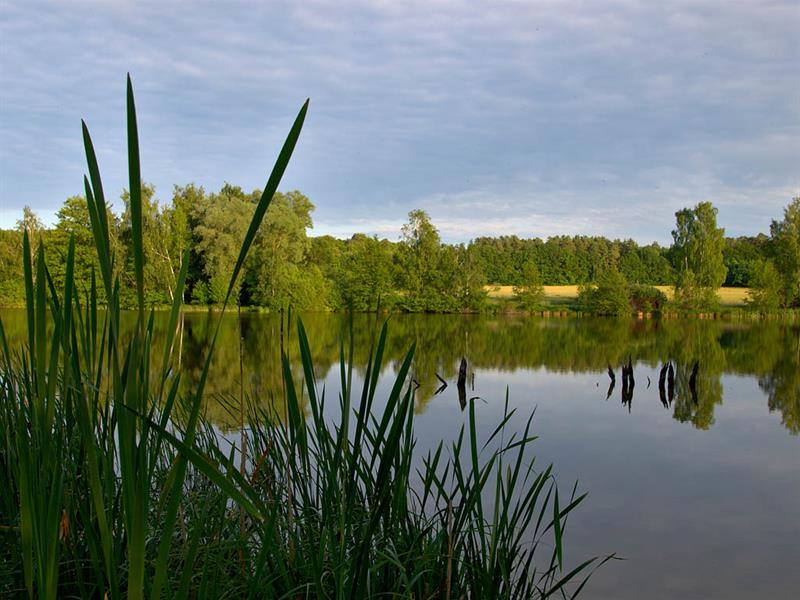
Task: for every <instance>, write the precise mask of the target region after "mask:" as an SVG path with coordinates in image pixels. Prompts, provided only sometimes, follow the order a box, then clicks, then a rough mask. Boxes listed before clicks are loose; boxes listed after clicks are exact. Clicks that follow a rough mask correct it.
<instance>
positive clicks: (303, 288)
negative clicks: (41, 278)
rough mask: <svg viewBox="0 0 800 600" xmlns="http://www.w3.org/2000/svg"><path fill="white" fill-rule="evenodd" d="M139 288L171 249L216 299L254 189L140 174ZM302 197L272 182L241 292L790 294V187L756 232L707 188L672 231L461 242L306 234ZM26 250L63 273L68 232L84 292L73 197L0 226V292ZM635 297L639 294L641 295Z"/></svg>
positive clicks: (330, 305)
mask: <svg viewBox="0 0 800 600" xmlns="http://www.w3.org/2000/svg"><path fill="white" fill-rule="evenodd" d="M142 196H143V198H142V200H143V202H142V213H143V214H142V218H143V239H144V258H145V262H144V278H145V292H146V302H147V304H148V305H150V306H165V305H168V304H170V303H171V302H172V300H173V298H172V296H173V293H174V292H173V291H174V289H175V284H176V278H177V275H178V271H179V268H180V262H181V258H182V256H183V254H184V253H188V254H189V258H190V262H189V271H188V275H187V281H186V291H185V294H184V295H185V297H184V299H183V300H184V302H185V303H186V304H191V305H197V306H204V305H208V306H214V305H219V304H221V303H222V301H223V299H224V296H225V292H226V286H227V282H228V279H229V278H230V276H231V273H232V272H233V269H234V264H235V260H236V249H237V248H239V246H240V244H241V241H242V239H243V237H244V235H245V232H246V230H247V227H248V224H249V222H250V220H251V218H252V215H253V211H254V210H255V206H256V203H257V201H258V199H259V196H260V192H259V191H254V192H250V193H247V192H245V191H243V190H242V188H241V187H238V186H235V185H231V184H227V183H226V184H225V185H224V186H223V187H222V189H220V190H219V191H217V192H207V191H206V190H205V189H204V188H202V187H199V186H196V185H194V184H189V185H185V186H175V187H174V189H173V193H172V198H171V201H170V202H169V203H166V202H163V203H162V202H159V201H158V200H157V199H156V197H155V189H154V188H153V187H152V186H149V185H144V186H143V188H142ZM121 201H122V206H123V211H122V214H119V215H118V214H115V213H114V212H113V211H112V210H111V209H110V208H107V216H108V222H109V227H110V232H109V233H110V237H111V244H112V247H113V248H114V252H115V256H116V260H115V268H116V269H117V271H118V274H119V276H120V282H121V290H120V297H121V301H122V304H123V306H132V305H133V303H134V285H133V275H132V273H133V269H132V260H133V259H132V256H133V253H132V246H131V244H132V233H131V224H130V223H131V215H130V201H129V196H128V193H127V192H123V193H122V195H121ZM313 211H314V204H313V203H312V201H311V200H310V199H309V198H308V197H306V196H305V195H304V194H302V193H301V192H299V191H290V192H286V193H281V192H278V193H276V195H275V197H274V199H273V202H272V204H271V205H270V207H269V210H268V212H267V215H266V218H265V220H264V223H263V225H262V227H261V229H260V231H259V233H258V236H257V238H256V240H255V243H254V246H253V251H252V253H251V255H250V257H249V258H248V262H247V263H246V264H245V267H244V269H243V272H242V274H241V275H240V277H239V279H238V280H237V282H236V286H237V288H236V290H235V292H234V293H235V296H234V297H238V299H239V303H240V305H241V306H245V307H259V308H263V309H267V310H279V309H281V308H285V307H289V306H291V307H293V308H297V309H305V310H338V309H345V308H349V307H352V308H353V309H354V310H357V311H372V310H375V309H376V308H377V307H378V306H380V307H382V308H386V309H389V310H399V311H406V312H463V311H481V310H486V309H487V308H491V307H490V303H489V302H488V300H487V293H486V286H487V285H508V286H514V292H515V300H516V303H515V304H514V306H516V307H517V308H520V309H535V308H537V307H538V306H540V305H541V303H542V286H543V285H579V286H581V288H580V289H581V294H580V296H579V302H580V303H582V305H583V306H584V307H586V308H587V309H589V310H592V311H593V312H596V313H600V314H622V313H625V312H630V310H631V309H634V310H636V309H639V308H641V307H642V302H643V303H644V306H645V307H646V308H656V309H657V308H659V307H660V305H661V304H663V303H664V302H665V298H664V297H663V294H660V292H658V290H655V289H654V288H653V287H651V286H656V285H659V286H675V290H676V293H675V297H674V300H673V306H674V307H675V308H677V309H685V310H689V311H691V310H706V309H713V308H714V305H715V293H716V289H717V288H719V287H720V286H734V287H748V288H751V290H750V292H749V302H750V304H751V305H752V306H753V307H754V308H756V309H758V310H761V311H770V310H775V309H778V308H781V307H784V308H785V307H793V306H797V305H798V302H800V197H798V198H794V199H793V200H792V201H791V202H790V203H789V205H787V206H786V208H785V209H784V212H783V215H781V216H780V217H779V218H777V219H775V220H773V221H772V225H771V227H770V231H769V233H768V234H767V233H759V234H758V235H755V236H747V237H737V238H731V237H725V234H724V233H725V232H724V229H723V228H721V227H719V226H718V225H717V209H716V208H715V207H714V206H713V205H712V204H711V203H710V202H701V203H699V204H698V205H696V206H695V207H693V208H685V209H683V210H680V211H678V212H677V213H676V221H675V229H674V230H673V231H672V238H673V243H672V245H671V246H669V247H663V246H660V245H658V244H656V243H652V244H649V245H639V244H638V243H637V242H635V241H634V240H630V239H628V240H609V239H607V238H605V237H589V236H572V237H570V236H553V237H549V238H548V239H546V240H542V239H540V238H529V239H525V238H521V237H517V236H515V235H512V236H500V237H478V238H475V239H473V240H471V241H470V242H469V243H467V244H446V243H443V242H442V240H441V237H440V235H439V232H438V230H437V228H436V226H435V224H434V223H433V222H432V221H431V219H430V217H429V216H428V215H427V214H426V213H425V212H424V211H422V210H412V211H411V212H410V213H409V214H408V220H407V222H406V223H405V225H403V227H402V234H401V237H400V238H399V239H398V240H397V241H392V240H387V239H378V238H377V237H374V236H373V237H370V236H368V235H364V234H360V233H357V234H355V235H353V236H352V237H351V238H350V239H346V240H342V239H337V238H334V237H332V236H328V235H324V236H317V237H314V236H311V235H309V232H310V231H311V230H312V229H313V220H312V214H313ZM24 231H27V232H28V234H29V236H30V239H31V240H33V246H34V247H33V248H32V250H33V251H34V252H35V250H36V246H37V245H38V244H39V243H43V244H45V246H46V247H47V249H48V252H47V260H48V263H49V264H48V265H47V266H48V268H49V270H50V273H51V275H52V278H53V283H54V284H55V285H56V287H59V286H61V285H63V279H64V277H65V257H66V254H67V247H68V244H69V240H70V237H71V236H73V235H74V237H75V270H76V276H77V277H76V279H77V282H78V286H79V288H82V289H81V290H80V291H82V292H84V293H85V292H87V291H88V289H89V288H90V286H91V282H92V278H93V277H94V276H95V275H94V273H96V272H97V266H98V263H97V260H98V259H97V256H96V253H95V250H94V243H93V240H92V234H91V223H90V218H89V212H88V208H87V203H86V199H85V197H83V196H73V197H70V198H67V199H66V201H65V202H64V204H63V205H62V207H61V209H60V210H59V211H58V213H57V222H56V223H55V225H54V226H53V227H50V228H46V227H44V225H43V224H42V222H41V220H40V219H39V218H38V216H37V215H36V214H35V212H34V211H33V210H31V209H30V208H29V207H26V208H25V209H24V212H23V215H22V217H21V219H20V220H19V221H18V222H17V227H16V228H15V229H9V230H0V305H6V306H13V305H20V304H22V303H23V301H24V283H23V271H22V260H21V255H22V237H23V232H24ZM642 298H644V300H642Z"/></svg>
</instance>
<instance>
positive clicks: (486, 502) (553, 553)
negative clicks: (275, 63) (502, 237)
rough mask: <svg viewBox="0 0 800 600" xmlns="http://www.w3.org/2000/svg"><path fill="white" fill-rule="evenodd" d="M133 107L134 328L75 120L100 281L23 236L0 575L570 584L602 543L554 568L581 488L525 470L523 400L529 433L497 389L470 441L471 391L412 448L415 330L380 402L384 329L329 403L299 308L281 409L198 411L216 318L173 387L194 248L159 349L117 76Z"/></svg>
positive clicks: (459, 585) (481, 587) (110, 593)
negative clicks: (19, 340)
mask: <svg viewBox="0 0 800 600" xmlns="http://www.w3.org/2000/svg"><path fill="white" fill-rule="evenodd" d="M307 110H308V102H306V103H305V104H304V105H303V107H302V108H301V110H300V112H299V114H298V115H297V118H296V119H295V121H294V124H293V126H292V128H291V130H290V132H289V135H288V136H287V138H286V141H285V143H284V145H283V147H282V149H281V151H280V154H279V156H278V159H277V161H276V163H275V166H274V168H273V170H272V172H271V174H270V176H269V179H268V182H267V184H266V186H265V188H264V191H263V194H262V196H261V199H260V201H259V202H258V204H257V205H256V207H255V211H254V215H253V218H252V221H251V223H250V226H249V229H248V230H247V234H246V235H245V237H244V240H243V241H242V245H241V250H240V252H239V255H238V258H237V261H236V264H235V268H234V270H233V273H232V275H231V278H230V282H229V284H228V289H227V293H226V296H225V301H224V303H223V311H224V307H225V306H227V305H228V304H229V302H230V301H231V299H232V297H233V293H234V291H235V290H236V289H237V287H236V282H237V278H238V276H239V273H240V271H241V268H242V265H243V264H244V261H245V259H246V257H247V254H248V251H249V249H250V246H251V245H252V243H253V240H254V238H255V236H256V233H257V231H258V228H259V225H260V224H261V221H262V219H263V218H264V215H265V213H266V211H267V209H268V207H269V204H270V200H271V198H272V197H273V194H274V193H275V192H276V190H277V187H278V184H279V182H280V180H281V177H282V175H283V172H284V170H285V168H286V165H287V164H288V161H289V158H290V156H291V154H292V152H293V150H294V147H295V145H296V143H297V140H298V137H299V134H300V130H301V128H302V126H303V122H304V119H305V115H306V111H307ZM127 124H128V167H129V176H130V181H129V185H130V214H131V232H132V247H133V251H134V260H133V271H134V273H133V275H134V278H135V281H136V310H135V312H134V318H135V325H134V327H133V328H132V331H126V333H125V335H123V334H122V328H121V326H120V321H121V318H122V316H123V313H122V310H121V308H120V297H119V294H120V292H119V290H120V285H119V280H118V279H117V278H116V277H115V273H117V269H116V265H115V260H116V257H115V255H114V252H113V247H112V245H111V243H110V240H109V233H108V223H107V220H106V214H107V211H106V202H105V198H104V194H103V187H102V182H101V178H100V171H99V167H98V163H97V158H96V155H95V151H94V146H93V144H92V140H91V137H90V135H89V130H88V128H87V127H86V125H85V124H84V126H83V138H84V146H85V150H86V157H87V162H88V171H89V177H88V178H84V182H85V191H86V198H87V202H88V206H89V211H90V217H91V225H92V234H93V237H94V242H95V248H96V251H97V257H98V264H99V273H98V274H97V275H99V277H96V276H95V274H94V273H93V275H92V278H91V286H90V288H89V291H88V293H86V294H85V296H84V297H83V298H82V297H80V294H79V293H78V292H77V291H76V287H75V276H74V265H75V251H74V248H75V246H74V240H73V241H71V243H70V246H69V251H68V255H67V257H66V276H65V279H64V285H63V289H56V286H55V284H54V283H53V279H52V277H51V276H50V273H49V271H48V268H47V263H46V261H45V251H46V249H45V247H44V244H39V247H38V251H37V252H36V257H35V259H34V258H33V257H32V256H31V240H30V239H29V237H28V235H27V233H26V234H25V237H24V253H23V262H24V274H25V298H26V311H27V312H26V315H27V331H28V339H27V344H25V345H24V347H23V348H22V349H21V350H17V349H15V348H13V347H10V346H9V344H8V343H7V340H6V336H5V333H4V330H3V326H2V321H0V449H2V453H0V485H2V490H3V493H2V494H0V592H1V593H10V594H23V593H27V595H28V597H30V598H33V597H34V596H38V597H46V598H54V597H57V596H58V597H62V596H63V597H68V596H80V597H107V598H121V597H123V596H127V597H128V598H144V597H147V598H159V597H161V596H169V597H177V598H188V597H214V598H220V597H251V596H257V597H273V598H283V597H291V598H295V597H350V598H365V597H377V596H390V595H391V596H402V597H414V598H432V597H435V598H461V597H473V598H479V597H480V598H488V597H500V598H512V597H513V598H528V597H537V596H540V597H547V596H549V595H552V594H554V593H560V594H563V595H571V596H574V595H577V593H579V592H580V591H581V590H582V588H583V586H584V585H585V583H586V580H587V579H588V576H589V575H590V573H591V569H592V568H594V567H596V566H598V565H600V564H602V563H603V562H605V561H606V560H608V559H609V558H610V557H607V558H605V559H597V558H595V559H589V560H587V561H584V562H582V563H580V564H578V565H577V566H574V567H571V568H570V567H567V566H566V565H568V564H569V561H566V560H565V557H564V548H563V536H564V531H565V526H566V524H567V520H568V517H569V515H570V514H571V512H572V511H573V510H574V509H575V508H576V507H577V506H578V505H579V504H580V503H581V501H582V500H583V499H584V497H585V495H578V494H577V489H576V487H573V489H572V492H571V494H570V495H569V497H568V499H567V500H566V501H563V500H562V499H561V497H560V496H559V492H558V489H557V486H556V484H555V480H554V477H553V475H552V467H549V466H548V467H546V468H543V469H537V468H536V467H535V462H534V461H533V458H532V455H531V452H530V451H531V444H532V443H533V441H534V439H535V437H534V436H533V435H532V434H531V427H532V418H533V416H532V415H531V417H530V418H528V419H527V421H526V424H525V426H524V428H522V430H521V431H518V432H510V431H507V429H511V428H510V423H511V422H512V419H513V418H515V412H514V411H513V410H509V408H508V400H507V399H506V409H505V411H504V416H503V418H502V420H501V422H500V423H499V424H498V425H497V427H496V428H495V429H494V430H493V432H492V433H491V435H489V436H488V439H486V440H480V439H479V436H478V433H477V424H476V416H475V407H474V404H473V401H471V402H470V407H469V419H468V422H467V424H466V426H465V427H462V430H461V433H460V435H459V436H458V437H457V439H456V440H455V441H454V442H452V443H451V444H449V445H445V444H444V443H443V442H442V443H439V445H438V446H436V447H435V449H434V450H432V451H431V452H429V453H428V454H427V455H425V456H424V457H418V456H417V455H416V453H415V438H414V411H413V404H414V388H413V385H412V384H411V381H410V377H409V369H410V367H411V364H412V361H413V357H414V348H413V347H412V348H411V349H410V350H409V351H408V353H407V354H406V356H405V358H404V360H403V361H402V363H401V365H400V366H399V369H398V371H397V374H396V377H395V380H394V382H393V384H392V386H391V391H390V393H389V395H388V397H387V398H386V399H385V401H384V400H383V399H381V401H380V402H377V403H376V394H377V390H378V382H379V376H380V374H381V371H382V368H383V363H384V349H385V347H386V340H387V336H388V328H387V326H386V325H385V324H384V326H383V327H382V328H381V329H380V331H379V332H378V331H377V330H376V331H375V332H374V335H373V336H372V341H371V343H370V348H369V360H368V361H367V367H366V372H365V374H364V378H363V387H362V389H361V390H360V391H359V392H357V391H356V390H355V389H353V384H352V381H353V377H352V375H353V356H354V348H353V335H352V325H351V328H350V332H349V335H346V336H344V337H343V339H342V341H341V344H340V356H341V358H340V365H339V367H340V374H341V391H340V393H339V395H338V406H337V409H338V410H335V411H334V416H333V418H332V417H331V415H330V414H329V409H328V408H326V398H325V391H324V390H323V391H321V392H320V391H318V390H317V385H316V379H315V373H314V367H313V365H314V362H313V359H312V355H311V351H310V344H309V340H308V337H307V335H306V332H305V328H304V327H303V324H302V322H301V321H298V323H297V343H298V344H299V347H300V354H301V368H302V377H300V378H299V379H298V378H297V377H296V376H295V375H294V374H293V371H292V368H291V365H290V364H289V359H288V358H287V353H285V352H283V359H282V368H283V378H284V388H285V403H284V405H285V412H284V414H282V415H279V414H275V411H268V410H258V409H255V408H252V409H247V408H246V406H245V403H244V397H243V395H242V397H240V399H239V400H240V402H241V404H240V406H238V410H239V411H240V417H241V430H240V437H239V440H238V441H237V442H236V443H234V444H229V443H228V442H227V440H225V439H224V438H223V437H222V436H221V435H220V433H219V432H218V431H215V430H214V429H213V428H212V427H211V425H210V424H209V423H208V422H207V421H206V420H205V419H204V418H203V414H202V409H203V403H204V398H205V393H204V392H205V386H206V382H207V378H208V373H209V365H210V362H211V357H212V355H213V348H214V346H215V344H216V340H217V335H218V333H219V323H220V322H221V315H220V316H219V317H218V319H219V320H218V321H217V324H216V329H214V331H213V334H212V336H211V341H210V350H209V352H208V353H207V356H206V358H205V362H204V368H203V370H202V372H201V376H200V378H199V380H198V382H197V384H196V386H194V388H193V389H192V390H191V392H190V393H179V389H180V381H181V372H180V369H179V368H178V367H177V364H176V360H175V353H176V352H175V350H176V345H177V344H180V339H179V338H178V337H177V336H176V332H177V331H178V329H179V314H180V310H181V303H182V298H183V294H184V287H185V282H186V272H187V265H188V256H186V255H185V256H184V257H183V260H182V266H181V269H180V272H179V274H178V276H177V279H176V284H175V293H174V301H173V305H172V308H171V312H170V316H169V325H168V327H167V332H168V334H167V337H166V339H165V340H164V341H163V343H161V344H158V345H156V344H155V343H154V342H153V331H154V325H153V323H154V317H153V313H152V311H151V312H149V313H148V311H147V310H146V308H145V297H146V296H145V290H144V277H143V268H144V251H143V244H142V210H141V208H142V187H141V176H140V163H139V144H138V132H137V126H136V111H135V106H134V97H133V89H132V86H131V83H130V78H129V79H128V86H127ZM101 298H102V299H104V300H105V301H106V302H107V304H106V306H105V307H101V306H100V299H101ZM290 322H291V320H290ZM153 365H156V367H157V368H156V369H155V370H154V369H153V368H152V367H153ZM295 379H298V380H297V381H295ZM305 399H307V403H306V400H305ZM379 405H380V406H381V408H379ZM251 406H257V405H256V404H253V405H251Z"/></svg>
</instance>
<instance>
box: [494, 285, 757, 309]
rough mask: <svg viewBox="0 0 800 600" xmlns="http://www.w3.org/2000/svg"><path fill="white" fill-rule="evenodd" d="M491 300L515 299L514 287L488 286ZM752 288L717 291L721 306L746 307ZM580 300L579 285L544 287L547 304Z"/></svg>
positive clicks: (664, 288) (668, 291)
mask: <svg viewBox="0 0 800 600" xmlns="http://www.w3.org/2000/svg"><path fill="white" fill-rule="evenodd" d="M655 287H656V288H658V289H659V290H661V291H662V292H664V294H666V296H667V298H669V299H670V300H671V299H672V296H673V295H674V293H675V290H674V288H673V287H672V286H671V285H657V286H655ZM484 289H485V290H486V292H487V293H488V295H489V298H497V299H505V298H513V297H514V286H512V285H487V286H485V287H484ZM749 291H750V288H745V287H723V288H719V289H718V290H717V297H718V298H719V303H720V306H728V307H735V306H745V305H746V304H747V303H746V302H745V300H746V299H747V293H748V292H749ZM577 298H578V286H577V285H546V286H544V302H545V304H571V303H573V302H574V301H575V300H577Z"/></svg>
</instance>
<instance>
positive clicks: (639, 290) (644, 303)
mask: <svg viewBox="0 0 800 600" xmlns="http://www.w3.org/2000/svg"><path fill="white" fill-rule="evenodd" d="M630 296H631V300H630V303H631V308H632V309H633V310H634V311H636V312H660V311H661V310H662V309H663V308H664V307H665V306H666V305H667V296H666V294H664V292H662V291H661V290H659V289H658V288H656V287H653V286H651V285H632V286H631V287H630Z"/></svg>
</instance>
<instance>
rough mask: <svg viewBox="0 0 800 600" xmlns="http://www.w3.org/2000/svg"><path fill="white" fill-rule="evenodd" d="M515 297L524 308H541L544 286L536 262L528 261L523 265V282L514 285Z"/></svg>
mask: <svg viewBox="0 0 800 600" xmlns="http://www.w3.org/2000/svg"><path fill="white" fill-rule="evenodd" d="M514 297H515V299H516V301H517V302H518V303H519V305H520V307H521V308H522V309H523V310H536V309H538V308H541V305H542V300H543V299H544V286H543V285H542V278H541V276H540V275H539V269H538V268H537V267H536V263H535V262H533V261H528V262H526V263H525V264H524V265H523V267H522V284H521V285H519V286H515V287H514Z"/></svg>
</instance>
